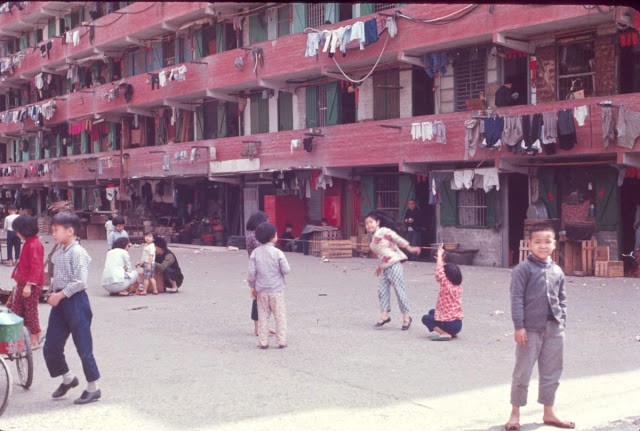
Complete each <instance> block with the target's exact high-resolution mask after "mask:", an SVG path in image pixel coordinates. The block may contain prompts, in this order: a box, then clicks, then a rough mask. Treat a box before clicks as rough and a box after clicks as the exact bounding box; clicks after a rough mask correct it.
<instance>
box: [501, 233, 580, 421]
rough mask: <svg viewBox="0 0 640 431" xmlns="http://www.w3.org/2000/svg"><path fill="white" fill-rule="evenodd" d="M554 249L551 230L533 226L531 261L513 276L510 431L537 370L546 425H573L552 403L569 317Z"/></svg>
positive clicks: (560, 270) (553, 234) (522, 264)
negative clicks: (558, 414) (556, 410)
mask: <svg viewBox="0 0 640 431" xmlns="http://www.w3.org/2000/svg"><path fill="white" fill-rule="evenodd" d="M555 248H556V240H555V231H554V229H553V226H551V225H549V224H546V223H539V224H536V225H534V226H532V228H531V240H530V245H529V249H530V251H531V253H530V254H529V256H528V257H527V260H525V261H524V262H522V263H520V264H519V265H518V266H516V267H515V268H514V269H513V272H512V274H511V317H512V319H513V326H514V328H515V333H514V338H515V341H516V344H517V345H516V365H515V368H514V370H513V380H512V382H511V406H512V409H511V417H510V418H509V421H508V422H507V424H506V425H505V426H504V428H505V430H506V431H518V430H520V407H522V406H525V405H526V404H527V392H528V388H529V380H530V379H531V372H532V370H533V366H534V365H535V363H536V361H537V362H538V370H539V375H540V376H539V387H538V402H539V403H540V404H543V405H544V414H543V417H542V419H543V422H544V423H545V424H547V425H552V426H555V427H558V428H575V424H574V423H573V422H569V421H562V420H560V419H558V417H557V416H556V414H555V412H554V410H553V404H554V401H555V395H556V390H557V389H558V386H559V380H560V375H561V374H562V359H563V357H562V356H563V353H562V350H563V347H564V325H565V321H566V317H567V305H566V291H565V286H564V273H563V272H562V269H560V267H559V266H558V265H556V264H555V263H554V262H553V261H552V260H551V253H553V250H554V249H555Z"/></svg>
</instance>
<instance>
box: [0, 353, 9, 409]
mask: <svg viewBox="0 0 640 431" xmlns="http://www.w3.org/2000/svg"><path fill="white" fill-rule="evenodd" d="M10 395H11V374H9V368H7V363H6V362H5V360H4V359H3V358H2V356H0V416H2V414H3V413H4V411H5V409H6V408H7V404H9V396H10Z"/></svg>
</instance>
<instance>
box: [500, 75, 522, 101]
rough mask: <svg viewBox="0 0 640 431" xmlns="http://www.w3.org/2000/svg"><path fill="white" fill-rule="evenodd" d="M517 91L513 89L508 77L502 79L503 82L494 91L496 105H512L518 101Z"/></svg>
mask: <svg viewBox="0 0 640 431" xmlns="http://www.w3.org/2000/svg"><path fill="white" fill-rule="evenodd" d="M518 96H519V94H518V92H517V91H515V90H514V89H513V82H511V80H510V79H507V80H505V81H504V84H503V85H502V86H501V87H500V88H498V91H496V106H497V107H501V106H512V105H515V104H516V102H517V101H518Z"/></svg>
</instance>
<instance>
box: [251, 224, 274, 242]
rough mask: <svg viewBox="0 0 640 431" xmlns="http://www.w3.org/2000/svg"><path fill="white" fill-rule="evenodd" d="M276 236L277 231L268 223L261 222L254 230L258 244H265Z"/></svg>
mask: <svg viewBox="0 0 640 431" xmlns="http://www.w3.org/2000/svg"><path fill="white" fill-rule="evenodd" d="M277 234H278V230H277V229H276V227H275V225H274V224H273V223H269V222H268V221H265V222H262V223H260V224H259V225H258V227H257V228H256V239H257V240H258V242H259V243H260V244H266V243H268V242H269V241H271V240H272V239H273V238H275V236H276V235H277Z"/></svg>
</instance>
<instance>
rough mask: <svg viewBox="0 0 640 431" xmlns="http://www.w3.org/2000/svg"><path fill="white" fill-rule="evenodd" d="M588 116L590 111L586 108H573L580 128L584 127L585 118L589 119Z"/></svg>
mask: <svg viewBox="0 0 640 431" xmlns="http://www.w3.org/2000/svg"><path fill="white" fill-rule="evenodd" d="M588 114H589V111H588V108H587V107H586V106H576V107H575V108H573V116H574V117H575V119H576V121H577V122H578V126H580V127H582V126H584V120H585V118H587V115H588Z"/></svg>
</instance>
